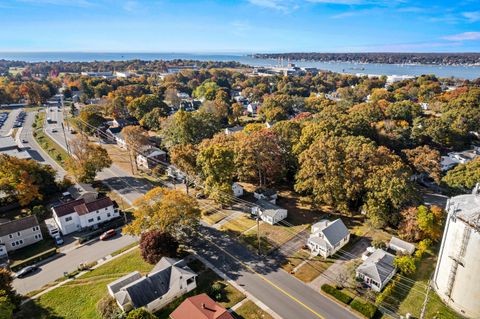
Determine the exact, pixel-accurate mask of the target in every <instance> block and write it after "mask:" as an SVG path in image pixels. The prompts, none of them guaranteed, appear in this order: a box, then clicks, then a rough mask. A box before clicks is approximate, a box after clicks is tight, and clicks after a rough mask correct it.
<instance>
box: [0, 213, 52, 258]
mask: <svg viewBox="0 0 480 319" xmlns="http://www.w3.org/2000/svg"><path fill="white" fill-rule="evenodd" d="M42 239H43V236H42V232H41V230H40V225H39V224H38V220H37V217H35V216H29V217H25V218H22V219H16V220H11V221H7V222H4V223H1V224H0V258H2V257H6V256H7V253H8V252H9V251H14V250H17V249H20V248H23V247H26V246H28V245H32V244H34V243H36V242H39V241H40V240H42Z"/></svg>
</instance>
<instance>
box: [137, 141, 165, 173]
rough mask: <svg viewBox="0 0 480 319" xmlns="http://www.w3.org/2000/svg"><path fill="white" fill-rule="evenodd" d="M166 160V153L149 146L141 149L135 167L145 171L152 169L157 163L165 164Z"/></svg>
mask: <svg viewBox="0 0 480 319" xmlns="http://www.w3.org/2000/svg"><path fill="white" fill-rule="evenodd" d="M166 160H167V153H166V152H164V151H162V150H161V149H159V148H156V147H151V146H146V147H142V148H141V149H140V153H139V154H138V155H137V165H138V166H139V167H140V168H143V169H147V170H150V169H153V168H154V167H155V166H157V165H158V164H159V162H165V161H166Z"/></svg>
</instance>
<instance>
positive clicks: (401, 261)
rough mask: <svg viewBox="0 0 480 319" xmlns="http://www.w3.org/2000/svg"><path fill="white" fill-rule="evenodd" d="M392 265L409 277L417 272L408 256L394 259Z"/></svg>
mask: <svg viewBox="0 0 480 319" xmlns="http://www.w3.org/2000/svg"><path fill="white" fill-rule="evenodd" d="M393 264H394V265H395V267H397V268H398V270H399V271H400V272H401V273H402V274H403V275H411V274H413V273H415V271H416V270H417V266H416V265H415V259H414V258H413V257H410V256H398V257H395V259H394V261H393Z"/></svg>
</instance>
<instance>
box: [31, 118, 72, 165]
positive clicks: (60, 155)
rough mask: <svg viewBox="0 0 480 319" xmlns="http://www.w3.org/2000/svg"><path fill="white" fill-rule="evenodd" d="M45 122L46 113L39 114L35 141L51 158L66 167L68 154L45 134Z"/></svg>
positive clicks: (36, 119) (36, 121)
mask: <svg viewBox="0 0 480 319" xmlns="http://www.w3.org/2000/svg"><path fill="white" fill-rule="evenodd" d="M44 120H45V112H41V113H38V114H37V117H36V118H35V127H36V128H37V130H35V132H34V137H35V140H36V141H37V143H38V144H39V145H40V146H41V147H42V148H43V150H44V151H45V152H47V153H48V155H49V156H50V157H51V158H53V159H54V160H55V161H56V162H57V163H58V164H60V166H64V163H65V160H66V159H67V158H68V154H67V152H65V150H64V149H63V148H62V147H60V146H59V145H58V144H57V143H55V142H54V141H53V140H52V139H51V138H50V137H48V136H47V135H46V134H45V132H44V131H43V121H44Z"/></svg>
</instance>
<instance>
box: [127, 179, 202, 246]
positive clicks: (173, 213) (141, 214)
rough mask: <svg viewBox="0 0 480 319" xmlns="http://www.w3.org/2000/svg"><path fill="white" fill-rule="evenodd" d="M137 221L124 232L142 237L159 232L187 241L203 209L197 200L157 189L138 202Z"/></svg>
mask: <svg viewBox="0 0 480 319" xmlns="http://www.w3.org/2000/svg"><path fill="white" fill-rule="evenodd" d="M134 205H135V207H137V209H136V210H135V211H134V212H133V216H134V220H133V222H132V223H131V224H129V225H127V226H126V227H125V230H124V232H125V233H127V234H132V235H136V236H138V235H140V234H142V232H144V231H150V230H159V231H161V232H167V233H170V234H171V235H172V236H173V237H175V238H176V239H177V240H180V239H186V238H188V237H189V236H191V234H192V232H193V231H194V229H195V227H196V225H197V223H198V218H199V217H200V209H199V207H198V203H197V201H196V199H194V198H192V197H190V196H188V195H186V194H185V193H183V192H181V191H178V190H172V189H166V188H161V187H157V188H154V189H152V190H150V191H149V192H147V193H146V194H145V195H144V196H143V197H142V198H140V199H138V200H137V201H135V203H134Z"/></svg>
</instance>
